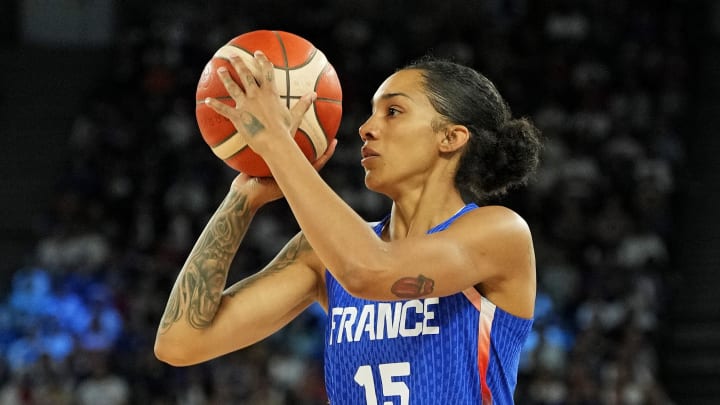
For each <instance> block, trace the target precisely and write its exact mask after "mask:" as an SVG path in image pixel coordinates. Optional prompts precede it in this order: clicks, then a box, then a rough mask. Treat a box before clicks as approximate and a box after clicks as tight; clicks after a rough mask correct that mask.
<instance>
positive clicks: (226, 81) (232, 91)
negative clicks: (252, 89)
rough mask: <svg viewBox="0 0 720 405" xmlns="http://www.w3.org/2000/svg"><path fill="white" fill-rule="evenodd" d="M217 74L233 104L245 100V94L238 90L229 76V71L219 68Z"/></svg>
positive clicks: (222, 67) (240, 89)
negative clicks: (233, 101)
mask: <svg viewBox="0 0 720 405" xmlns="http://www.w3.org/2000/svg"><path fill="white" fill-rule="evenodd" d="M217 74H218V76H219V77H220V80H221V81H222V84H223V86H225V90H227V91H228V94H229V95H230V97H232V98H233V100H235V103H239V102H240V101H241V100H243V99H244V98H245V93H244V92H243V90H242V88H240V86H238V84H237V83H236V82H235V80H233V78H232V76H230V71H228V69H227V68H226V67H225V66H221V67H219V68H218V70H217Z"/></svg>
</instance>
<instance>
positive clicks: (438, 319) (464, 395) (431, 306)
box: [325, 204, 532, 405]
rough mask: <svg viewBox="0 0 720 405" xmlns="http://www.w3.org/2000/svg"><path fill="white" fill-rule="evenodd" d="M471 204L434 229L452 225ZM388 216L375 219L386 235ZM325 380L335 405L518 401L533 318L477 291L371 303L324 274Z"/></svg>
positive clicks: (378, 231)
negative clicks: (523, 352) (517, 389)
mask: <svg viewBox="0 0 720 405" xmlns="http://www.w3.org/2000/svg"><path fill="white" fill-rule="evenodd" d="M474 208H477V206H476V205H474V204H469V205H467V206H466V207H465V208H463V209H462V210H461V211H460V212H458V213H457V214H456V215H454V216H453V217H452V218H450V219H448V220H447V221H445V222H444V223H442V224H440V225H438V226H436V227H435V228H433V229H431V230H430V231H428V233H433V232H439V231H442V230H444V229H445V228H447V227H448V226H449V225H450V224H451V223H452V222H453V221H454V220H455V219H456V218H458V217H459V216H460V215H463V214H464V213H465V212H467V211H469V210H471V209H474ZM383 224H384V221H383V222H380V223H378V224H377V225H375V231H376V233H378V235H379V234H380V231H381V229H382V226H383ZM326 277H327V279H326V284H327V292H328V307H329V308H328V318H327V319H328V321H327V327H326V333H325V385H326V389H327V393H328V397H329V399H330V404H331V405H410V404H412V405H438V404H453V405H465V404H483V405H485V404H497V405H504V404H512V403H513V392H514V390H515V384H516V381H517V371H518V362H519V359H520V351H521V348H522V345H523V343H524V342H525V339H526V337H527V336H528V334H529V333H530V329H531V327H532V320H531V319H523V318H518V317H516V316H513V315H511V314H509V313H507V312H505V311H503V310H502V309H500V308H498V307H496V306H495V305H493V303H491V302H490V301H488V300H487V299H485V298H484V297H482V296H481V295H480V294H479V293H478V292H477V290H476V289H474V288H471V289H468V290H466V291H463V292H460V293H457V294H454V295H451V296H448V297H440V298H425V299H411V300H401V301H390V302H383V301H370V300H365V299H360V298H356V297H353V296H351V295H350V294H348V293H347V291H345V289H343V287H342V286H341V285H340V284H339V283H338V282H337V280H336V279H335V278H334V277H333V276H332V274H330V272H327V273H326Z"/></svg>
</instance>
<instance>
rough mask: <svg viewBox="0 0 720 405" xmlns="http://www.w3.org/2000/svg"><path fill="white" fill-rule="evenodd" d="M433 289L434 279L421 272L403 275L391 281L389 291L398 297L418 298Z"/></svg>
mask: <svg viewBox="0 0 720 405" xmlns="http://www.w3.org/2000/svg"><path fill="white" fill-rule="evenodd" d="M434 289H435V281H434V280H433V279H431V278H427V277H425V276H423V275H422V274H420V275H418V276H417V277H403V278H401V279H399V280H398V281H396V282H395V283H393V285H392V287H390V291H391V292H392V293H393V294H395V295H396V296H397V297H400V298H419V297H422V296H423V295H428V294H430V293H432V292H433V290H434Z"/></svg>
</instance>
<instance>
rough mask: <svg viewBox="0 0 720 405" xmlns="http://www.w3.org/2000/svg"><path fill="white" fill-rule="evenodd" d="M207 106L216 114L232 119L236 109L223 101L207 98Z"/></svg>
mask: <svg viewBox="0 0 720 405" xmlns="http://www.w3.org/2000/svg"><path fill="white" fill-rule="evenodd" d="M205 105H207V106H208V107H210V108H211V109H212V110H213V111H215V112H216V113H218V114H220V115H222V116H223V117H225V118H227V119H230V117H231V116H232V113H233V112H234V110H235V108H233V107H231V106H229V105H227V104H225V103H223V102H222V101H219V100H217V99H215V98H212V97H207V98H206V99H205Z"/></svg>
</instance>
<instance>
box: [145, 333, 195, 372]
mask: <svg viewBox="0 0 720 405" xmlns="http://www.w3.org/2000/svg"><path fill="white" fill-rule="evenodd" d="M153 351H154V353H155V358H157V359H158V360H160V361H162V362H163V363H166V364H169V365H171V366H174V367H185V366H191V365H193V364H196V363H197V361H193V359H192V358H191V356H190V353H188V352H187V350H183V345H182V344H178V343H177V342H176V343H169V342H166V341H164V340H163V339H162V338H160V337H158V338H156V339H155V346H154V348H153Z"/></svg>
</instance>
